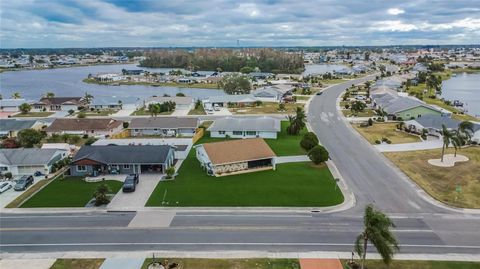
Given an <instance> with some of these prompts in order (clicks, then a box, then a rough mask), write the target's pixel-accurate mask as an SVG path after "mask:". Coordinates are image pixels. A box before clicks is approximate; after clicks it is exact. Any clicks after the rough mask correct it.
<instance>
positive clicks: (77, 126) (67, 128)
mask: <svg viewBox="0 0 480 269" xmlns="http://www.w3.org/2000/svg"><path fill="white" fill-rule="evenodd" d="M122 129H123V122H121V121H118V120H114V119H88V118H86V119H55V120H54V121H53V122H52V124H50V126H48V127H47V128H45V132H46V133H47V135H50V136H51V135H52V134H72V135H86V136H93V137H96V136H102V137H109V136H111V135H113V134H116V133H119V132H120V131H122Z"/></svg>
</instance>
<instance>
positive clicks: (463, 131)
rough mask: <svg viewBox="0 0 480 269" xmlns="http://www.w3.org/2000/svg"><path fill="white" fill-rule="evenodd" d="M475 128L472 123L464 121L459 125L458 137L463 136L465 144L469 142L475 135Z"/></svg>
mask: <svg viewBox="0 0 480 269" xmlns="http://www.w3.org/2000/svg"><path fill="white" fill-rule="evenodd" d="M473 127H474V125H473V123H472V122H471V121H462V122H460V124H458V127H457V135H458V136H461V137H462V138H463V139H464V140H465V142H468V141H470V139H472V134H473V133H474V130H473Z"/></svg>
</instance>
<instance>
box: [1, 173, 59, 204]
mask: <svg viewBox="0 0 480 269" xmlns="http://www.w3.org/2000/svg"><path fill="white" fill-rule="evenodd" d="M52 180H53V179H44V180H40V181H38V182H37V181H35V184H33V185H32V186H30V188H28V189H26V190H25V191H23V193H22V194H20V195H19V196H17V198H15V199H14V200H13V201H11V202H10V203H9V204H8V205H7V206H5V207H6V208H16V207H19V206H20V205H21V204H22V203H23V201H25V200H26V199H28V197H30V196H31V195H32V194H34V193H35V192H36V191H38V190H39V189H41V188H42V187H43V186H45V185H47V184H48V183H49V182H50V181H52Z"/></svg>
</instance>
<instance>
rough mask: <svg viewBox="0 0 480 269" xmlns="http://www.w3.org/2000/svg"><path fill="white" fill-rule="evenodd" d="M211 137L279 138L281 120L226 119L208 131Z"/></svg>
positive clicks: (221, 119) (217, 122) (222, 119)
mask: <svg viewBox="0 0 480 269" xmlns="http://www.w3.org/2000/svg"><path fill="white" fill-rule="evenodd" d="M207 130H208V131H210V136H211V137H231V138H255V137H261V138H273V139H276V138H277V133H278V132H280V131H281V125H280V120H279V119H277V118H272V117H267V116H263V117H224V118H219V119H216V120H215V121H214V122H213V124H212V125H210V127H209V128H208V129H207Z"/></svg>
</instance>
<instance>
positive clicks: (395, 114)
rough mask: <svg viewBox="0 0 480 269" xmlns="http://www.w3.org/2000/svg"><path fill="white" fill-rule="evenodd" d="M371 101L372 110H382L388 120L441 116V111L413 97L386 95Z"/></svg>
mask: <svg viewBox="0 0 480 269" xmlns="http://www.w3.org/2000/svg"><path fill="white" fill-rule="evenodd" d="M372 99H373V108H380V109H382V110H383V111H385V112H386V113H387V116H388V118H389V119H393V120H395V119H403V120H408V119H412V118H418V117H421V116H423V115H440V116H442V115H443V113H442V111H441V110H438V109H436V108H434V107H432V106H430V105H427V104H426V103H424V102H422V101H420V100H418V99H416V98H414V97H409V96H399V95H396V96H395V95H391V94H386V95H382V96H380V97H376V98H372ZM443 116H444V115H443Z"/></svg>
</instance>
